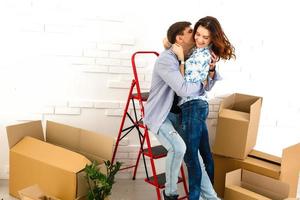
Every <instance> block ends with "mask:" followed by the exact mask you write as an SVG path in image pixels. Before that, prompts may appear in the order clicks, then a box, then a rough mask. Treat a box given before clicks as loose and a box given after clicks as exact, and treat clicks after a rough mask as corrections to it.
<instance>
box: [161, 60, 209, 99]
mask: <svg viewBox="0 0 300 200" xmlns="http://www.w3.org/2000/svg"><path fill="white" fill-rule="evenodd" d="M178 65H179V63H178V61H177V60H176V58H175V57H173V55H169V56H165V57H163V58H160V60H159V61H158V66H157V68H156V70H157V73H158V74H159V75H160V77H161V78H162V79H163V80H164V81H165V82H166V84H167V85H169V86H170V87H171V88H172V90H174V91H175V92H176V94H177V95H178V96H181V97H187V96H199V95H200V94H202V93H203V92H204V88H203V84H202V83H200V82H198V83H190V82H186V81H184V78H183V76H182V75H181V74H180V72H179V69H178Z"/></svg>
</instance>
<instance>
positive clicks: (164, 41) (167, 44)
mask: <svg viewBox="0 0 300 200" xmlns="http://www.w3.org/2000/svg"><path fill="white" fill-rule="evenodd" d="M163 45H164V48H165V49H170V48H171V46H172V44H171V43H170V42H169V40H168V38H166V37H165V38H164V39H163Z"/></svg>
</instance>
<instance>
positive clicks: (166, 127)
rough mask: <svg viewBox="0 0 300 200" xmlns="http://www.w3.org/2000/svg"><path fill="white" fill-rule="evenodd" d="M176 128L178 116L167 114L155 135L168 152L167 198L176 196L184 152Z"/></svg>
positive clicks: (183, 144)
mask: <svg viewBox="0 0 300 200" xmlns="http://www.w3.org/2000/svg"><path fill="white" fill-rule="evenodd" d="M178 126H179V122H178V116H177V115H176V114H173V113H169V115H168V117H167V119H166V120H165V121H164V122H163V124H162V125H161V127H160V128H159V130H158V134H155V136H156V137H157V139H158V141H159V142H160V143H161V144H162V145H163V146H164V147H165V148H166V149H167V151H168V154H167V157H166V166H165V172H166V184H165V193H166V195H168V196H169V195H177V181H178V174H179V170H180V167H181V164H182V161H183V156H184V153H185V151H186V146H185V143H184V141H183V140H182V138H181V137H180V135H179V134H178V132H177V131H176V129H175V127H176V128H178ZM177 130H178V129H177Z"/></svg>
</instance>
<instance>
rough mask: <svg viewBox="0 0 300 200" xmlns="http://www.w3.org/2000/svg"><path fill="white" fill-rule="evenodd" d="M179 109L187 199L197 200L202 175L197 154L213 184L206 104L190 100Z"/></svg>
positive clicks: (212, 163)
mask: <svg viewBox="0 0 300 200" xmlns="http://www.w3.org/2000/svg"><path fill="white" fill-rule="evenodd" d="M180 108H181V112H182V130H183V132H182V138H183V140H184V142H185V143H186V146H187V150H186V154H185V156H184V161H185V164H186V166H187V169H188V174H189V199H190V200H199V198H200V195H201V183H202V176H203V174H202V169H201V163H200V161H199V157H198V152H200V155H201V157H202V159H203V163H204V165H205V169H206V172H207V175H208V177H209V179H210V181H211V183H213V179H214V162H213V157H212V154H211V151H210V146H209V139H208V130H207V126H206V118H207V116H208V103H207V102H206V101H203V100H191V101H188V102H186V103H184V104H182V105H181V106H180ZM204 180H205V179H203V181H204ZM205 181H207V179H206V180H205ZM211 183H210V185H211ZM205 184H208V183H205ZM208 187H209V185H208ZM212 190H213V188H212ZM213 192H214V191H213ZM216 199H217V198H216Z"/></svg>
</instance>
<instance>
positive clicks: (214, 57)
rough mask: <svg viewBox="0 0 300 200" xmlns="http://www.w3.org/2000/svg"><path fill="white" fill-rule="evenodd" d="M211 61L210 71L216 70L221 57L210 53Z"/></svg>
mask: <svg viewBox="0 0 300 200" xmlns="http://www.w3.org/2000/svg"><path fill="white" fill-rule="evenodd" d="M210 55H211V61H210V63H209V69H210V70H214V69H215V68H216V63H217V62H218V61H219V57H218V56H217V55H216V54H215V53H214V52H213V51H211V52H210Z"/></svg>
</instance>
